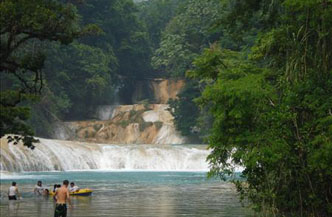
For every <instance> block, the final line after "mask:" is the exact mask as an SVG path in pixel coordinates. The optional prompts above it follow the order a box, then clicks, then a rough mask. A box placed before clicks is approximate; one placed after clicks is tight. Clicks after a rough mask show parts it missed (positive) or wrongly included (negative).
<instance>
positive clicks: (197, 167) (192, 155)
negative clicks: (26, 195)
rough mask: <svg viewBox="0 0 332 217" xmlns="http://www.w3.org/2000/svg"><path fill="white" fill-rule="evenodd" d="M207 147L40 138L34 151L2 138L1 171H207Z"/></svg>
mask: <svg viewBox="0 0 332 217" xmlns="http://www.w3.org/2000/svg"><path fill="white" fill-rule="evenodd" d="M209 153H210V151H208V150H206V146H191V145H181V146H172V145H106V144H93V143H82V142H71V141H59V140H49V139H40V143H37V144H36V148H35V149H34V150H30V149H28V148H26V147H24V146H23V145H21V144H19V145H12V144H9V145H8V144H7V142H6V140H5V139H4V138H3V139H1V152H0V170H1V171H2V172H3V171H8V172H24V171H68V170H96V169H99V170H152V171H207V170H208V163H207V162H206V157H207V156H208V154H209Z"/></svg>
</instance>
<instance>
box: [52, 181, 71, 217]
mask: <svg viewBox="0 0 332 217" xmlns="http://www.w3.org/2000/svg"><path fill="white" fill-rule="evenodd" d="M68 184H69V182H68V180H64V181H63V185H62V187H61V188H59V189H57V190H56V192H55V198H56V204H55V211H54V217H67V205H66V203H67V201H68V204H69V206H70V207H72V205H71V201H70V197H69V191H68Z"/></svg>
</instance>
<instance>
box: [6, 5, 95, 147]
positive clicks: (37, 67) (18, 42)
mask: <svg viewBox="0 0 332 217" xmlns="http://www.w3.org/2000/svg"><path fill="white" fill-rule="evenodd" d="M77 22H78V16H77V14H76V10H75V7H73V5H71V4H62V3H59V2H57V1H49V0H35V1H29V0H15V1H14V0H4V1H1V2H0V24H1V33H0V34H1V35H0V37H1V47H0V48H1V54H0V55H1V61H0V72H1V81H3V82H2V84H1V108H0V110H1V113H0V119H1V122H0V126H1V132H0V136H1V137H2V136H4V135H5V134H9V133H11V134H19V135H22V137H20V136H15V141H16V142H17V141H18V140H23V141H24V143H25V144H26V145H27V146H30V147H32V142H33V141H34V139H32V137H31V136H32V134H33V132H32V130H31V129H30V127H29V126H27V124H26V123H25V121H26V120H27V119H28V117H29V109H28V108H27V107H24V106H19V105H20V103H22V101H24V100H27V99H29V98H30V99H31V97H33V96H36V95H38V94H39V93H40V92H41V89H42V87H43V77H42V72H41V69H42V68H43V65H44V61H45V55H44V53H43V52H42V49H40V47H41V46H42V42H44V41H59V42H61V43H63V44H68V43H70V42H71V41H72V40H73V39H74V38H76V37H78V36H79V35H81V34H82V31H81V29H80V28H79V26H78V24H77ZM87 30H88V29H87ZM90 30H91V29H90ZM5 77H10V78H11V80H7V79H6V80H5Z"/></svg>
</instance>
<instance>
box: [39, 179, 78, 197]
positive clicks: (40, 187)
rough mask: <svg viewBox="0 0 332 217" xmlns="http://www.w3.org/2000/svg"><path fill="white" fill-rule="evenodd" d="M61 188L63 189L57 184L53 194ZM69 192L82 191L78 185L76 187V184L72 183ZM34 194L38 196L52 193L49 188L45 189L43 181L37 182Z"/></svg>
mask: <svg viewBox="0 0 332 217" xmlns="http://www.w3.org/2000/svg"><path fill="white" fill-rule="evenodd" d="M60 188H61V185H59V184H55V185H54V186H53V192H54V193H55V192H56V191H57V190H58V189H60ZM68 190H69V192H76V191H78V190H80V188H79V187H78V186H77V185H75V183H74V182H71V183H70V187H68ZM33 192H34V193H35V194H37V195H49V193H50V191H49V190H48V189H47V188H44V187H43V183H42V181H38V182H37V185H36V186H35V188H34V190H33Z"/></svg>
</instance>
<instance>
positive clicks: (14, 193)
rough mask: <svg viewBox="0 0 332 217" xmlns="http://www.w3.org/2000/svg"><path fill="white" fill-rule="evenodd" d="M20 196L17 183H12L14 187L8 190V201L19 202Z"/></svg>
mask: <svg viewBox="0 0 332 217" xmlns="http://www.w3.org/2000/svg"><path fill="white" fill-rule="evenodd" d="M19 196H20V193H19V192H18V188H17V186H16V182H12V186H10V187H9V189H8V199H9V200H17V199H18V197H19Z"/></svg>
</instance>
